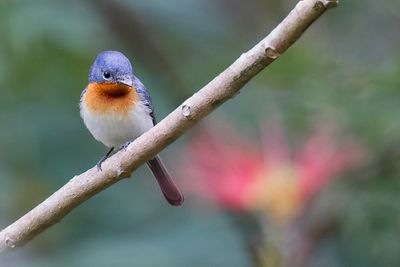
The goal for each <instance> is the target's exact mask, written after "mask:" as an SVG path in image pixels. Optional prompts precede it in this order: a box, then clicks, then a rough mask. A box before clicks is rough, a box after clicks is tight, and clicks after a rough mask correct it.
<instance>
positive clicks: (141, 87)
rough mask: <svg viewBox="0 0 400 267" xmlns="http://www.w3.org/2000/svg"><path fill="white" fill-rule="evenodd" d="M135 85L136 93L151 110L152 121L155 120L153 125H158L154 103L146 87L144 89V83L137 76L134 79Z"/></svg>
mask: <svg viewBox="0 0 400 267" xmlns="http://www.w3.org/2000/svg"><path fill="white" fill-rule="evenodd" d="M133 83H134V85H135V89H136V91H137V92H138V94H139V96H140V97H141V100H142V101H143V103H144V104H145V105H146V106H147V107H148V108H149V110H150V116H151V119H152V120H153V125H156V123H157V122H156V115H155V113H154V108H153V103H152V101H151V97H150V95H149V93H148V92H147V90H146V87H144V85H143V83H142V82H141V81H140V80H139V79H138V78H137V77H136V76H134V78H133Z"/></svg>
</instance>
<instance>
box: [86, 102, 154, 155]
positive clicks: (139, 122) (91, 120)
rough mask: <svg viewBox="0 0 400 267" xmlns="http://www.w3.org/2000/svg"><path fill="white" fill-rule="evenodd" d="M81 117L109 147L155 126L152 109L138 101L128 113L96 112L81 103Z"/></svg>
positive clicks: (95, 136)
mask: <svg viewBox="0 0 400 267" xmlns="http://www.w3.org/2000/svg"><path fill="white" fill-rule="evenodd" d="M81 117H82V119H83V121H84V122H85V125H86V127H87V128H88V129H89V131H90V133H91V134H92V135H93V136H94V138H96V140H97V141H100V142H102V143H103V144H105V145H106V146H108V147H116V148H118V147H120V146H122V145H124V144H125V143H126V142H129V141H133V140H135V139H136V138H137V137H139V136H140V135H141V134H143V133H144V132H146V131H147V130H149V129H150V128H151V127H153V121H152V118H151V116H150V110H149V108H148V107H146V106H145V105H143V104H140V103H138V104H137V105H136V107H135V108H134V109H133V110H132V111H131V112H130V113H129V114H128V115H125V116H124V115H118V114H100V115H99V114H94V113H93V112H90V111H89V110H88V109H87V108H86V107H85V105H81Z"/></svg>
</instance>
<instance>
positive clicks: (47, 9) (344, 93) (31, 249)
mask: <svg viewBox="0 0 400 267" xmlns="http://www.w3.org/2000/svg"><path fill="white" fill-rule="evenodd" d="M296 2H297V1H290V0H284V1H280V0H269V1H262V0H251V1H240V0H229V1H228V0H217V1H211V0H206V1H200V0H189V1H178V0H170V1H161V0H154V1H145V0H138V1H128V0H119V1H112V2H111V1H105V0H102V1H90V0H87V1H77V0H73V1H58V2H56V1H49V0H39V1H22V0H21V1H2V2H0V32H1V38H0V81H1V82H0V92H1V97H0V123H1V125H2V130H1V132H0V137H1V138H0V149H1V151H2V153H1V154H0V227H5V226H6V225H7V224H9V223H11V222H12V221H14V220H15V219H16V218H18V217H19V216H21V215H22V214H24V213H25V212H27V211H28V210H29V209H31V208H32V207H33V206H34V205H36V204H37V203H39V202H40V201H42V200H43V199H45V198H46V197H47V196H48V195H49V194H51V193H52V192H54V191H55V190H56V189H57V188H59V187H60V186H62V185H63V184H64V183H65V182H67V180H68V179H70V178H71V177H73V175H75V174H78V173H80V172H82V171H84V170H86V169H87V168H88V167H90V166H93V165H94V164H95V162H96V161H97V160H98V158H99V157H100V156H101V155H102V154H103V153H104V152H105V147H103V145H101V144H99V143H97V142H96V141H95V140H94V139H93V138H92V137H91V136H90V134H89V133H88V131H87V130H86V129H85V127H84V125H83V123H82V121H81V119H80V117H79V110H78V101H79V96H80V92H81V90H82V89H83V88H84V87H85V85H86V83H87V72H88V69H89V66H90V64H91V62H92V60H93V59H94V57H95V56H96V54H97V53H98V52H99V51H101V50H109V49H113V50H121V51H123V52H124V53H125V54H127V55H128V56H129V57H130V58H131V59H132V61H133V67H134V71H135V72H136V74H137V75H138V76H139V77H140V78H141V80H142V81H143V83H144V84H145V85H146V86H147V88H148V89H149V91H150V93H151V95H152V97H153V100H154V103H155V106H156V112H157V116H158V118H159V119H160V118H162V117H164V116H165V115H166V114H168V112H170V111H171V110H172V109H173V108H174V107H176V106H177V105H178V104H180V103H181V102H182V101H183V100H184V99H185V98H186V97H188V96H190V95H191V94H193V93H194V92H195V91H196V90H197V89H199V88H200V87H201V86H202V85H204V84H205V83H207V82H208V81H209V80H210V79H212V78H213V77H214V76H215V75H216V74H217V73H219V72H220V71H221V70H223V69H224V68H225V67H226V66H228V65H229V64H230V63H231V62H232V61H233V60H234V59H236V58H237V57H238V56H239V55H240V54H241V53H242V52H243V51H245V50H247V49H249V48H250V47H251V46H252V45H254V44H255V43H256V42H258V40H260V39H261V38H262V37H263V36H265V34H267V33H268V32H269V31H270V30H271V29H272V28H273V27H274V26H275V25H276V24H277V23H278V22H279V21H280V19H282V18H283V17H284V16H285V15H286V14H287V13H288V12H289V11H290V9H291V8H292V7H293V6H294V4H295V3H296ZM399 7H400V3H399V2H398V1H395V0H387V1H373V0H364V1H342V2H341V4H340V6H339V7H338V8H337V9H334V10H332V11H329V12H328V13H327V14H326V15H324V16H323V17H322V18H321V19H319V20H318V21H317V22H316V23H315V24H314V25H313V26H312V27H311V28H310V29H309V30H308V31H307V32H306V33H305V34H304V36H303V37H302V38H301V40H300V41H299V42H298V43H296V44H295V45H294V47H292V48H291V49H290V50H289V51H288V52H287V53H285V54H284V55H283V56H282V57H281V58H280V59H279V60H278V61H277V62H275V63H274V64H273V65H271V66H270V67H269V68H268V70H266V71H264V72H262V73H261V74H260V75H258V76H257V77H256V78H255V79H254V80H252V81H251V82H250V83H249V84H248V85H247V86H246V88H245V89H244V90H243V92H242V93H241V94H240V96H238V97H236V98H235V99H233V100H232V101H230V102H229V103H227V104H225V105H224V106H222V107H221V108H220V109H219V110H218V111H217V112H214V113H213V114H212V115H211V116H210V117H209V118H208V119H206V120H208V121H210V120H212V118H215V117H224V118H225V119H226V120H228V121H230V122H232V123H233V124H235V125H237V128H238V129H240V131H241V132H242V134H245V135H248V136H250V137H254V136H258V134H259V131H260V129H259V125H260V123H262V122H263V121H264V118H265V117H266V116H267V114H269V113H271V112H274V111H279V112H280V113H282V117H283V120H284V121H285V125H287V127H288V129H289V133H290V135H291V138H290V140H294V142H296V140H298V139H299V138H301V137H303V136H306V135H307V134H308V132H307V131H309V125H310V123H311V122H312V120H315V119H320V117H321V116H322V117H323V116H328V117H331V118H334V119H335V121H337V122H338V123H340V124H341V125H342V126H343V128H344V129H345V130H346V131H347V132H348V134H350V135H352V136H354V137H355V138H357V140H358V142H359V143H362V144H363V145H364V146H365V147H366V148H367V149H368V150H369V154H370V155H371V159H370V161H371V164H370V165H369V167H368V168H365V170H360V171H359V172H355V173H352V174H351V176H352V177H351V178H352V179H343V180H342V181H341V182H339V183H336V184H334V185H332V186H330V187H329V188H328V189H327V190H326V192H324V193H323V194H321V197H320V198H319V200H318V201H317V202H316V203H315V207H312V208H310V215H309V216H310V217H309V220H312V218H315V217H316V218H318V219H321V218H322V219H323V218H326V217H328V218H327V219H329V218H330V217H331V216H334V217H335V220H334V221H335V227H333V230H331V231H329V234H327V235H326V236H325V237H324V238H323V239H322V240H321V241H320V242H319V243H318V248H317V250H316V252H315V254H314V255H313V257H312V261H311V263H310V266H360V267H361V266H363V267H364V266H399V265H400V253H399V251H400V244H399V243H400V241H399V236H400V215H399V214H400V213H399V209H400V204H399V203H400V198H399V194H398V192H399V190H400V182H399V174H400V170H399V168H398V167H397V165H398V162H399V157H398V156H397V152H396V148H398V147H399V138H398V136H399V133H400V120H398V114H400V105H399V103H400V91H399V85H400V79H399V75H398V73H399V70H400V53H399V52H398V51H399V50H398V47H399V38H400V35H399V34H398V25H399V23H400V17H399V15H398V12H397V10H398V9H399ZM121 14H123V15H121ZM198 127H201V126H197V127H195V129H194V130H193V131H196V129H198ZM190 135H191V133H189V134H188V135H187V136H189V137H190ZM187 136H185V137H184V138H181V139H180V140H179V141H178V142H176V143H174V144H173V145H172V146H170V147H169V148H168V149H166V150H165V151H164V152H163V153H162V154H163V156H164V158H165V161H166V162H167V164H168V165H169V166H170V168H171V170H172V172H173V173H178V171H179V169H180V166H179V165H178V163H179V161H178V160H177V159H176V158H177V157H176V155H177V154H179V151H181V150H182V148H183V147H184V146H185V145H186V142H187V140H188V139H187ZM133 178H134V179H129V180H126V181H123V182H121V183H119V184H117V185H115V186H113V187H112V188H110V189H108V190H106V191H105V192H102V193H101V194H99V195H98V196H96V197H94V198H93V199H91V200H90V201H88V202H87V203H85V204H84V205H82V206H81V207H79V208H78V209H77V210H75V211H74V212H72V213H71V214H70V215H69V216H67V217H66V218H65V219H64V220H63V221H62V222H61V223H60V224H59V225H56V226H54V227H53V228H51V229H50V230H48V231H46V232H45V233H43V234H42V235H40V236H39V237H38V238H37V239H35V240H33V241H32V242H30V243H29V244H28V245H27V246H25V247H24V248H21V249H18V250H15V251H13V252H11V253H8V254H6V255H2V256H1V257H0V263H1V264H0V266H22V267H23V266H29V267H35V266H40V267H43V266H52V267H53V266H55V267H58V266H60V267H61V266H68V267H70V266H133V265H135V266H251V257H250V256H249V255H248V253H247V251H246V248H245V245H243V244H242V243H241V240H240V236H239V235H238V233H237V229H235V227H234V226H233V225H232V222H231V219H232V218H231V216H227V215H226V213H224V212H221V210H220V209H218V208H212V207H209V206H204V205H199V204H196V202H195V199H193V198H192V197H191V196H188V197H187V201H186V204H185V206H184V207H183V208H182V209H174V208H171V207H169V206H168V205H167V204H166V203H165V202H164V200H163V199H162V196H161V194H160V193H159V192H158V189H157V186H156V185H155V182H154V181H153V178H152V177H151V175H150V174H149V172H148V171H147V170H146V169H145V168H142V169H141V170H139V171H137V172H136V173H135V174H134V175H133ZM182 179H184V177H182ZM332 203H335V204H337V205H332ZM318 207H320V208H318ZM313 216H315V217H313Z"/></svg>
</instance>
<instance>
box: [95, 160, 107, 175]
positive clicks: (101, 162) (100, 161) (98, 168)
mask: <svg viewBox="0 0 400 267" xmlns="http://www.w3.org/2000/svg"><path fill="white" fill-rule="evenodd" d="M104 160H105V159H103V158H102V159H100V160H99V162H97V164H96V166H97V171H99V172H101V171H102V170H103V169H102V168H101V164H103V162H104Z"/></svg>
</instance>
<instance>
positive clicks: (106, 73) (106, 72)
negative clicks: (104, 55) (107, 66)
mask: <svg viewBox="0 0 400 267" xmlns="http://www.w3.org/2000/svg"><path fill="white" fill-rule="evenodd" d="M103 78H104V79H105V80H109V79H110V78H111V74H110V73H109V72H108V71H105V72H103Z"/></svg>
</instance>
